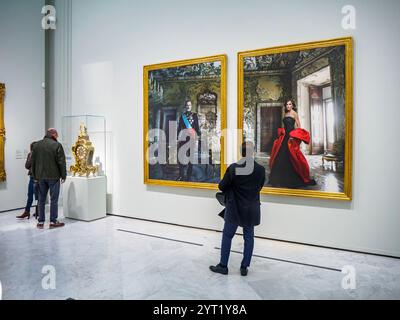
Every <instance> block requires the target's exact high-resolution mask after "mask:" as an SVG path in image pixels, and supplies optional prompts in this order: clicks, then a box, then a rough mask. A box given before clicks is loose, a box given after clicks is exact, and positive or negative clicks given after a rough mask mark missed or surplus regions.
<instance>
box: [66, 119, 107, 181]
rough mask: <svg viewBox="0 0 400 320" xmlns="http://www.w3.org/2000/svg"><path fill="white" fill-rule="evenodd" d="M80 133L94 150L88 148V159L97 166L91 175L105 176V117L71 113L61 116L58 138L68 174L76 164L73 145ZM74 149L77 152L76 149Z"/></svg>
mask: <svg viewBox="0 0 400 320" xmlns="http://www.w3.org/2000/svg"><path fill="white" fill-rule="evenodd" d="M82 135H84V136H85V137H86V139H88V141H90V142H91V146H92V147H94V150H93V149H92V150H90V152H91V154H90V158H91V159H90V160H91V162H92V164H93V166H95V167H97V172H96V173H94V174H93V175H96V176H106V175H107V165H106V119H105V117H103V116H97V115H73V116H64V117H63V118H62V131H61V136H60V138H59V140H60V142H61V143H62V145H63V148H64V152H65V156H66V162H67V172H68V175H69V176H71V175H72V172H71V167H72V171H74V169H73V168H74V167H73V166H75V165H76V163H75V157H74V151H73V147H74V146H75V144H76V142H77V140H78V137H82ZM75 147H76V146H75ZM74 150H75V152H77V151H76V149H74ZM83 151H84V150H83Z"/></svg>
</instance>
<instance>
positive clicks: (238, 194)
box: [210, 142, 265, 276]
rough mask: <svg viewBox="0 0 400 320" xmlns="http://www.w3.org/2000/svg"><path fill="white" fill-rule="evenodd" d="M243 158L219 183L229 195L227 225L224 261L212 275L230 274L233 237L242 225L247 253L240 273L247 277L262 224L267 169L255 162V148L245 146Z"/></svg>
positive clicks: (227, 196)
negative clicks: (262, 205) (261, 207)
mask: <svg viewBox="0 0 400 320" xmlns="http://www.w3.org/2000/svg"><path fill="white" fill-rule="evenodd" d="M242 156H243V158H242V159H240V160H239V161H238V162H236V163H233V164H231V165H230V166H229V167H228V169H227V170H226V172H225V175H224V178H223V179H222V180H221V182H220V183H219V185H218V187H219V189H220V190H221V191H222V192H224V193H225V195H226V197H225V199H226V201H225V214H224V219H225V225H224V231H223V234H222V245H221V260H220V263H219V264H217V265H216V266H210V270H211V271H212V272H216V273H221V274H228V260H229V254H230V251H231V244H232V238H233V236H234V235H235V233H236V230H237V228H238V227H239V226H241V227H243V238H244V252H243V260H242V263H241V266H240V274H241V275H242V276H246V275H247V271H248V270H247V268H248V267H249V266H250V261H251V256H252V254H253V248H254V226H257V225H259V224H260V204H261V203H260V191H261V189H262V187H263V186H264V181H265V169H264V167H263V166H261V165H259V164H258V163H257V162H255V161H254V145H253V143H251V142H245V143H243V144H242Z"/></svg>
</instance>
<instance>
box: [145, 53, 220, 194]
mask: <svg viewBox="0 0 400 320" xmlns="http://www.w3.org/2000/svg"><path fill="white" fill-rule="evenodd" d="M143 86H144V90H143V94H144V124H143V128H144V132H143V134H144V183H146V184H158V185H166V186H178V187H195V188H209V189H215V188H217V184H218V183H219V181H220V179H221V174H223V173H224V171H225V165H224V142H223V137H222V134H223V131H224V129H225V128H226V56H225V55H217V56H211V57H204V58H198V59H190V60H183V61H175V62H167V63H161V64H154V65H148V66H145V67H144V70H143Z"/></svg>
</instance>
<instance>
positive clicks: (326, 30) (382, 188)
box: [71, 0, 400, 256]
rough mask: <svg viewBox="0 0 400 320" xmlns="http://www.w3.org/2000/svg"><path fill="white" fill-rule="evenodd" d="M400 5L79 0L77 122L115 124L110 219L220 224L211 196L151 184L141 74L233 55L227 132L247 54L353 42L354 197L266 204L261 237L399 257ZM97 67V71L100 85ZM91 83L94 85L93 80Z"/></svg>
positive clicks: (75, 23)
mask: <svg viewBox="0 0 400 320" xmlns="http://www.w3.org/2000/svg"><path fill="white" fill-rule="evenodd" d="M347 4H352V5H354V6H355V8H356V14H357V28H356V29H355V30H344V29H342V28H341V20H342V13H341V9H342V7H343V6H344V5H347ZM399 8H400V7H399V3H398V1H395V0H394V1H380V2H378V1H365V0H364V1H361V0H353V1H347V0H345V1H316V0H315V1H311V0H302V1H289V0H281V1H275V0H259V1H256V0H252V1H232V0H224V1H212V0H203V1H201V2H198V1H184V0H179V1H178V0H169V1H161V0H159V1H155V0H148V1H132V0H119V1H107V0H101V1H100V0H86V1H78V0H73V4H72V66H71V68H72V113H75V114H82V113H89V114H100V115H104V116H106V118H107V127H108V130H109V131H111V132H112V137H113V140H112V146H111V147H112V150H113V177H112V178H110V179H109V181H108V183H109V184H110V185H112V190H113V213H114V214H120V215H125V216H130V217H138V218H144V219H153V220H158V221H167V222H171V223H178V224H183V225H189V226H198V227H205V228H211V229H220V228H221V226H222V221H221V219H220V218H218V217H217V212H218V211H219V210H220V207H219V205H218V204H217V202H216V200H215V199H214V191H208V190H192V189H179V188H170V187H155V186H146V185H144V184H143V182H142V181H143V170H142V168H143V162H142V138H143V136H142V119H143V102H142V101H143V83H142V68H143V65H147V64H153V63H158V62H167V61H173V60H180V59H187V58H196V57H202V56H209V55H214V54H220V53H226V54H228V59H229V62H228V126H229V127H230V128H235V126H236V108H237V90H236V88H237V70H236V63H237V59H236V55H237V52H238V51H244V50H250V49H257V48H266V47H270V46H276V45H284V44H292V43H301V42H306V41H314V40H323V39H330V38H336V37H342V36H349V35H351V36H353V37H354V40H355V68H354V71H355V86H354V94H355V99H354V101H355V103H354V170H353V172H354V174H353V176H354V180H353V181H354V192H353V195H354V200H353V201H352V202H335V201H324V200H317V199H303V198H294V197H276V196H275V197H272V196H265V197H263V205H262V211H263V217H262V225H261V226H259V227H258V228H257V235H259V236H264V237H271V238H276V239H285V240H291V241H298V242H304V243H310V244H317V245H325V246H332V247H337V248H347V249H352V250H362V251H368V252H373V253H381V254H389V255H395V256H400V232H399V228H400V205H399V202H398V199H397V197H398V194H399V192H398V181H399V178H400V176H399V167H398V163H399V160H398V159H399V158H400V152H399V148H398V147H397V142H396V141H397V130H398V126H399V112H398V108H399V105H398V104H399V103H398V101H399V100H400V99H399V98H400V97H399V92H400V91H399V81H398V77H397V70H398V67H397V61H398V54H399V52H400V46H399V38H398V31H399V30H400V23H399V19H398V16H399V11H400V10H399ZM94 64H98V65H99V66H100V67H99V70H98V75H99V77H98V80H99V81H98V82H96V77H94V76H93V67H94V66H95V65H94ZM87 66H91V70H92V73H91V76H90V77H87V75H86V74H85V72H84V70H87ZM105 72H106V74H105ZM88 78H90V79H92V81H95V83H90V84H89V83H85V79H88ZM88 87H89V88H91V90H90V91H87V90H86V89H85V88H88ZM93 92H95V94H93ZM96 93H97V94H96Z"/></svg>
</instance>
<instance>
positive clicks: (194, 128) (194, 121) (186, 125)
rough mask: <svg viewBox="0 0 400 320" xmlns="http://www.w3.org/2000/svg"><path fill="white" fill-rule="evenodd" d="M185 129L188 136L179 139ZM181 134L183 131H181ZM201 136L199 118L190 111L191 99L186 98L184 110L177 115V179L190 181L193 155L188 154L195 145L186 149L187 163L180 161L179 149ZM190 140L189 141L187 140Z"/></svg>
mask: <svg viewBox="0 0 400 320" xmlns="http://www.w3.org/2000/svg"><path fill="white" fill-rule="evenodd" d="M185 129H186V130H187V132H188V133H189V135H190V136H187V137H186V140H185V141H179V134H181V132H182V130H185ZM182 134H183V133H182ZM200 136H201V131H200V127H199V118H198V116H197V113H195V112H192V101H190V100H186V101H185V106H184V112H183V113H182V114H181V116H180V117H179V122H178V164H179V177H178V178H177V181H190V179H191V176H192V168H193V163H192V161H193V159H194V155H193V154H190V151H191V150H194V149H195V148H194V147H195V146H191V148H189V149H188V150H187V151H186V156H187V157H189V159H190V160H189V163H188V164H187V165H185V164H183V163H181V161H180V160H181V159H179V150H180V148H181V147H182V146H183V145H185V144H186V143H196V140H197V139H199V138H200ZM189 141H190V142H189ZM186 166H187V171H186V176H185V175H184V170H185V167H186Z"/></svg>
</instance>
